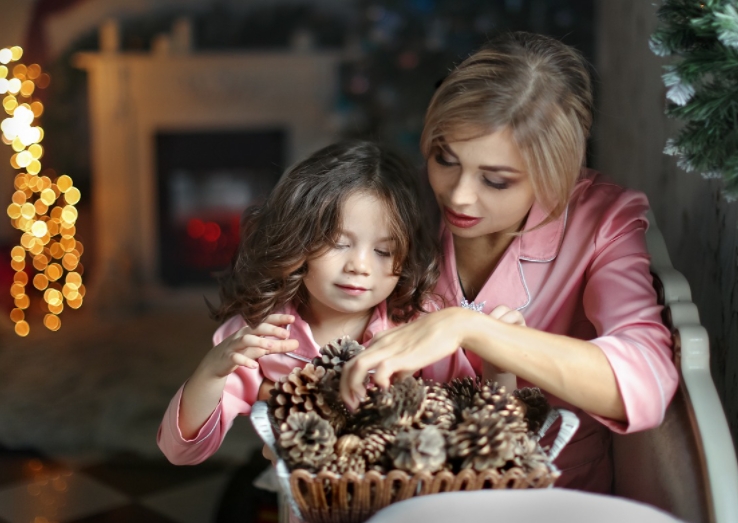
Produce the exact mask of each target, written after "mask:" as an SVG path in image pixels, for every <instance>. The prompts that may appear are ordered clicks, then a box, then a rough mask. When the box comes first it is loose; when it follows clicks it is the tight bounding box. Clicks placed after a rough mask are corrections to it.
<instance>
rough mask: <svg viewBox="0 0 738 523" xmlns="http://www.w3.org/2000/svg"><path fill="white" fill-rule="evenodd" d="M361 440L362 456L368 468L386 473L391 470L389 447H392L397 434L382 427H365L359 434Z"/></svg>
mask: <svg viewBox="0 0 738 523" xmlns="http://www.w3.org/2000/svg"><path fill="white" fill-rule="evenodd" d="M358 435H359V437H360V438H361V455H362V456H363V457H364V461H365V462H366V464H367V468H369V469H372V470H378V471H380V472H386V470H387V469H388V468H390V466H389V465H390V462H389V456H388V453H387V449H388V447H390V446H392V444H393V443H394V442H395V439H396V438H397V434H396V433H395V432H394V431H392V430H391V429H388V428H386V427H383V426H382V425H371V426H368V427H363V428H362V429H361V431H360V432H359V434H358Z"/></svg>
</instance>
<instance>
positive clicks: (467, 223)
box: [443, 207, 482, 229]
mask: <svg viewBox="0 0 738 523" xmlns="http://www.w3.org/2000/svg"><path fill="white" fill-rule="evenodd" d="M443 214H444V216H445V217H446V221H447V222H448V223H450V224H451V225H453V226H454V227H459V228H461V229H468V228H469V227H474V226H475V225H476V224H478V223H479V222H481V221H482V219H481V218H475V217H474V216H468V215H466V214H459V213H457V212H454V211H452V210H451V209H449V208H448V207H444V208H443Z"/></svg>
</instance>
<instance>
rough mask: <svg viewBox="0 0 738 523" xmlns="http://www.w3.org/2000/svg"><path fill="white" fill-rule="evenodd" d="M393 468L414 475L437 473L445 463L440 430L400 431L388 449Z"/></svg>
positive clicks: (443, 445)
mask: <svg viewBox="0 0 738 523" xmlns="http://www.w3.org/2000/svg"><path fill="white" fill-rule="evenodd" d="M389 456H390V458H391V459H392V463H393V465H394V466H395V468H398V469H400V470H404V471H405V472H409V473H410V474H416V473H418V472H423V471H427V472H437V471H438V470H441V468H443V465H444V463H445V462H446V442H445V441H444V438H443V434H442V433H441V430H440V429H439V428H438V427H436V426H434V425H428V426H427V427H425V428H423V429H420V430H417V429H406V430H402V431H400V432H399V433H398V434H397V438H396V439H395V442H394V444H393V445H392V446H391V447H390V449H389Z"/></svg>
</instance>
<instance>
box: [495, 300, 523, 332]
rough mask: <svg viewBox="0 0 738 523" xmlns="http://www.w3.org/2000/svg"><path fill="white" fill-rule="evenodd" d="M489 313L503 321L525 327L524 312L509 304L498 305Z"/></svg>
mask: <svg viewBox="0 0 738 523" xmlns="http://www.w3.org/2000/svg"><path fill="white" fill-rule="evenodd" d="M489 315H490V316H491V317H493V318H494V319H496V320H500V321H501V322H503V323H509V324H511V325H520V326H521V327H525V318H523V314H522V313H521V312H520V311H516V310H513V309H511V308H510V307H508V306H507V305H498V306H497V307H495V308H494V309H493V310H492V312H490V313H489Z"/></svg>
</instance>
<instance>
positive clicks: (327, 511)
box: [251, 401, 579, 523]
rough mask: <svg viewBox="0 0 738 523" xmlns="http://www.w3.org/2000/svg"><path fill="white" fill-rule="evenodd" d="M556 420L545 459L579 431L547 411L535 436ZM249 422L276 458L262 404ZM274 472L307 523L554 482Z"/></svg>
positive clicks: (520, 475)
mask: <svg viewBox="0 0 738 523" xmlns="http://www.w3.org/2000/svg"><path fill="white" fill-rule="evenodd" d="M559 417H561V418H562V423H561V428H560V429H559V433H558V435H557V437H556V441H555V442H554V444H553V445H552V447H551V450H550V451H549V453H548V454H549V457H550V458H551V460H553V459H555V458H556V456H558V454H559V452H561V449H562V448H563V447H564V446H565V445H566V444H567V443H568V442H569V440H570V439H571V437H572V436H573V435H574V432H576V430H577V428H578V427H579V419H578V418H577V417H576V416H575V415H574V414H573V413H571V412H569V411H566V410H563V409H553V410H552V411H551V413H550V414H549V417H548V418H547V420H546V422H545V423H544V425H543V427H542V428H541V430H540V431H539V434H540V435H543V434H544V433H545V432H546V431H547V430H548V428H550V426H551V425H552V424H553V422H554V421H556V419H557V418H559ZM251 422H252V423H253V425H254V428H255V429H256V431H257V433H258V434H259V436H261V438H262V439H263V440H264V443H266V445H267V446H268V447H269V448H270V449H271V450H272V452H273V453H274V455H275V456H278V455H279V454H278V453H277V451H276V447H275V444H276V439H275V437H274V433H273V432H272V425H271V422H270V420H269V415H268V409H267V404H266V402H264V401H259V402H257V403H256V404H254V406H253V408H252V410H251ZM276 473H277V481H278V483H279V486H280V489H281V490H282V494H283V496H284V499H285V500H286V501H287V503H288V504H289V505H290V508H291V509H292V511H293V512H294V513H295V515H297V516H298V517H299V518H301V519H303V520H305V521H307V522H308V523H339V522H347V523H360V522H362V521H366V520H367V519H369V518H370V517H371V516H372V515H374V514H375V513H376V512H378V511H379V510H380V509H382V508H384V507H386V506H388V505H390V504H392V503H395V502H397V501H402V500H405V499H408V498H411V497H414V496H424V495H427V494H437V493H439V492H453V491H457V490H480V489H510V488H514V489H522V488H546V487H550V486H553V484H554V482H555V481H556V479H557V478H558V477H559V473H558V470H555V469H554V470H553V471H551V472H550V473H547V474H540V473H539V474H535V473H527V474H526V473H525V472H523V471H522V470H520V469H510V470H508V471H502V472H500V471H498V470H495V469H491V470H486V471H484V472H475V471H474V470H471V469H467V470H462V471H461V472H459V473H458V474H454V473H452V472H449V471H440V472H436V473H435V474H431V473H429V472H421V473H418V474H415V475H412V476H411V475H410V474H407V473H406V472H404V471H401V470H392V471H390V472H389V473H388V474H386V475H384V474H380V473H379V472H376V471H370V472H367V473H366V474H362V475H359V474H356V473H353V472H349V473H346V474H343V475H338V474H335V473H333V472H327V471H326V472H319V473H318V474H314V473H312V472H309V471H307V470H302V469H297V470H294V471H292V472H291V473H290V471H289V470H288V469H287V464H286V463H285V462H284V460H282V459H278V461H277V467H276Z"/></svg>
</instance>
